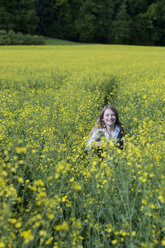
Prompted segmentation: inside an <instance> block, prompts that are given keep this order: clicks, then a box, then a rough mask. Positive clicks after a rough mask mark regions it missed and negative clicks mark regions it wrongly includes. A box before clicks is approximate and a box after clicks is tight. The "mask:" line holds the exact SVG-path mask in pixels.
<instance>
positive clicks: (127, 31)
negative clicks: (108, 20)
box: [112, 1, 132, 44]
mask: <svg viewBox="0 0 165 248" xmlns="http://www.w3.org/2000/svg"><path fill="white" fill-rule="evenodd" d="M127 8H128V7H127V2H126V1H122V2H121V4H120V6H119V8H118V10H117V12H116V17H115V19H114V21H113V24H112V29H113V36H112V41H113V42H114V43H117V44H129V43H130V37H131V24H132V22H131V17H130V15H129V14H128V12H127Z"/></svg>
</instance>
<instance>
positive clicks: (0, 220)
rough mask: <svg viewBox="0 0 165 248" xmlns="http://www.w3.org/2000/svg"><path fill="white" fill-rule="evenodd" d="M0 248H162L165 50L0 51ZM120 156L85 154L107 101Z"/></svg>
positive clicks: (109, 150)
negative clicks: (121, 135) (116, 120)
mask: <svg viewBox="0 0 165 248" xmlns="http://www.w3.org/2000/svg"><path fill="white" fill-rule="evenodd" d="M0 57H1V59H0V237H1V239H0V248H109V247H114V248H139V247H142V248H143V247H144V248H161V247H165V166H164V163H163V161H164V150H165V143H164V115H163V114H164V113H163V112H164V111H165V107H164V92H165V91H164V90H165V74H164V69H165V49H164V48H163V47H138V46H119V45H118V46H113V45H81V46H79V45H77V46H37V47H35V46H20V47H19V46H8V47H0ZM109 103H110V104H113V105H115V106H116V107H117V109H118V110H119V115H120V119H121V122H122V123H123V125H124V127H125V131H126V136H125V141H124V150H122V151H121V150H119V149H117V148H115V147H113V145H112V144H105V145H104V148H103V153H102V155H101V156H98V155H97V153H96V152H95V151H90V152H87V151H86V142H87V140H88V138H89V133H90V131H91V129H92V127H93V125H94V123H95V121H96V119H97V117H98V115H99V113H100V111H101V109H102V107H103V106H104V105H105V104H109Z"/></svg>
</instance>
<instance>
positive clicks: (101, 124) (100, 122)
mask: <svg viewBox="0 0 165 248" xmlns="http://www.w3.org/2000/svg"><path fill="white" fill-rule="evenodd" d="M107 109H110V110H112V111H113V112H114V114H115V116H116V123H115V126H119V127H120V130H121V131H122V133H123V134H125V131H124V127H123V125H122V123H121V122H120V121H119V114H118V111H117V109H116V108H115V107H114V106H113V105H106V106H105V107H104V108H103V109H102V110H101V112H100V115H99V117H98V119H97V121H96V123H95V125H94V128H93V129H92V131H91V134H92V133H93V132H94V131H95V130H97V129H98V128H106V126H105V123H104V121H103V118H104V112H105V110H107Z"/></svg>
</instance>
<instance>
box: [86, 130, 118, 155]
mask: <svg viewBox="0 0 165 248" xmlns="http://www.w3.org/2000/svg"><path fill="white" fill-rule="evenodd" d="M100 132H101V133H103V135H102V136H104V137H105V138H106V139H107V140H110V139H113V140H116V139H117V136H118V134H119V132H120V127H119V126H116V127H115V131H114V133H113V135H112V136H109V133H108V131H107V129H106V128H99V129H98V130H96V131H94V132H93V134H92V135H91V137H90V139H89V140H88V143H87V150H88V151H89V150H90V149H91V144H92V143H93V142H97V139H99V138H100V135H99V133H100Z"/></svg>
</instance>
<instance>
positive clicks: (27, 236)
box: [20, 229, 34, 244]
mask: <svg viewBox="0 0 165 248" xmlns="http://www.w3.org/2000/svg"><path fill="white" fill-rule="evenodd" d="M20 235H21V237H23V238H24V242H25V244H27V243H29V242H30V241H32V240H33V239H34V236H33V235H32V233H31V229H28V230H27V231H23V232H21V233H20Z"/></svg>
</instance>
